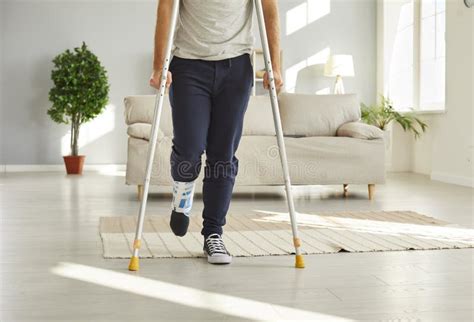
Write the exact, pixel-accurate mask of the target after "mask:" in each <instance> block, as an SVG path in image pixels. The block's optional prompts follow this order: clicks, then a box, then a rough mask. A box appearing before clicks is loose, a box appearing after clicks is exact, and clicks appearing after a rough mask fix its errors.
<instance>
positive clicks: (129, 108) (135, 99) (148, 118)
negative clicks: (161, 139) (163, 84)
mask: <svg viewBox="0 0 474 322" xmlns="http://www.w3.org/2000/svg"><path fill="white" fill-rule="evenodd" d="M155 97H156V96H155V95H133V96H127V97H125V99H124V104H125V123H127V124H128V125H130V124H134V123H148V124H151V123H152V122H153V114H154V108H155ZM160 130H161V132H163V134H164V135H166V136H172V135H173V124H172V119H171V105H170V102H169V97H168V95H166V96H165V99H164V101H163V109H162V112H161V119H160Z"/></svg>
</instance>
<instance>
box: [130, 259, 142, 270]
mask: <svg viewBox="0 0 474 322" xmlns="http://www.w3.org/2000/svg"><path fill="white" fill-rule="evenodd" d="M139 268H140V264H139V262H138V257H137V256H132V258H130V264H128V270H129V271H138V269H139Z"/></svg>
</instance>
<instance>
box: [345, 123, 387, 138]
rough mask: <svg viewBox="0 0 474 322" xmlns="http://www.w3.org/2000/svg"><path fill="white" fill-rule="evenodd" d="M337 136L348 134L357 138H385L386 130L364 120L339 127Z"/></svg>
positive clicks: (347, 135)
mask: <svg viewBox="0 0 474 322" xmlns="http://www.w3.org/2000/svg"><path fill="white" fill-rule="evenodd" d="M337 136H346V137H351V138H355V139H364V140H376V139H383V138H384V132H383V131H382V130H381V129H379V128H378V127H376V126H373V125H369V124H365V123H362V122H348V123H344V124H342V125H341V126H340V127H339V128H338V129H337Z"/></svg>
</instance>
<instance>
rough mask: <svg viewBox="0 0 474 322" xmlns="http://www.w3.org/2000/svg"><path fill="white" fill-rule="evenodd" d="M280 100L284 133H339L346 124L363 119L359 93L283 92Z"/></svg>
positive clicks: (327, 134)
mask: <svg viewBox="0 0 474 322" xmlns="http://www.w3.org/2000/svg"><path fill="white" fill-rule="evenodd" d="M279 103H280V114H281V121H282V126H283V133H284V135H288V136H307V137H309V136H336V132H337V129H338V128H339V127H340V126H341V125H342V124H344V123H347V122H353V121H357V120H359V119H360V107H359V102H358V100H357V95H356V94H346V95H311V94H290V93H282V94H280V96H279Z"/></svg>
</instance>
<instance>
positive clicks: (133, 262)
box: [128, 0, 304, 271]
mask: <svg viewBox="0 0 474 322" xmlns="http://www.w3.org/2000/svg"><path fill="white" fill-rule="evenodd" d="M255 8H256V10H257V18H258V25H259V29H260V38H261V40H262V47H263V53H264V59H265V67H266V70H267V74H268V78H269V80H270V89H269V91H270V97H271V104H272V110H273V120H274V123H275V130H276V133H277V141H278V146H279V151H280V159H281V163H282V168H283V175H284V177H285V188H286V196H287V201H288V209H289V212H290V219H291V230H292V232H293V243H294V246H295V254H296V264H295V266H296V267H297V268H303V267H304V260H303V256H302V255H301V250H300V247H301V242H300V239H299V238H298V227H297V224H296V216H295V207H294V204H293V196H292V194H291V182H290V176H289V171H288V162H287V159H286V150H285V144H284V141H283V131H282V127H281V120H280V112H279V109H278V100H277V94H276V88H275V81H274V78H273V71H272V63H271V59H270V51H269V48H268V39H267V34H266V29H265V21H264V17H263V10H262V3H261V0H255ZM178 11H179V0H175V1H174V3H173V11H172V18H171V26H170V32H169V35H168V43H167V47H166V56H165V62H164V64H163V70H162V73H161V74H162V78H161V84H160V91H159V94H158V96H157V98H156V103H155V104H156V105H155V113H154V117H153V125H152V130H151V140H150V142H149V146H148V163H147V167H146V173H145V183H144V190H143V198H142V200H141V203H140V211H139V216H138V223H137V229H136V233H135V240H134V242H133V256H132V258H131V259H130V264H129V267H128V269H129V270H131V271H137V270H138V269H139V249H140V246H141V237H142V232H143V221H144V218H145V209H146V203H147V197H148V188H149V185H150V176H151V169H152V164H153V159H154V155H155V147H156V141H157V137H158V127H159V123H160V116H161V110H162V107H163V99H164V92H165V84H166V78H167V71H168V66H169V61H170V56H171V47H172V42H173V39H174V32H175V25H176V19H177V16H178Z"/></svg>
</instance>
